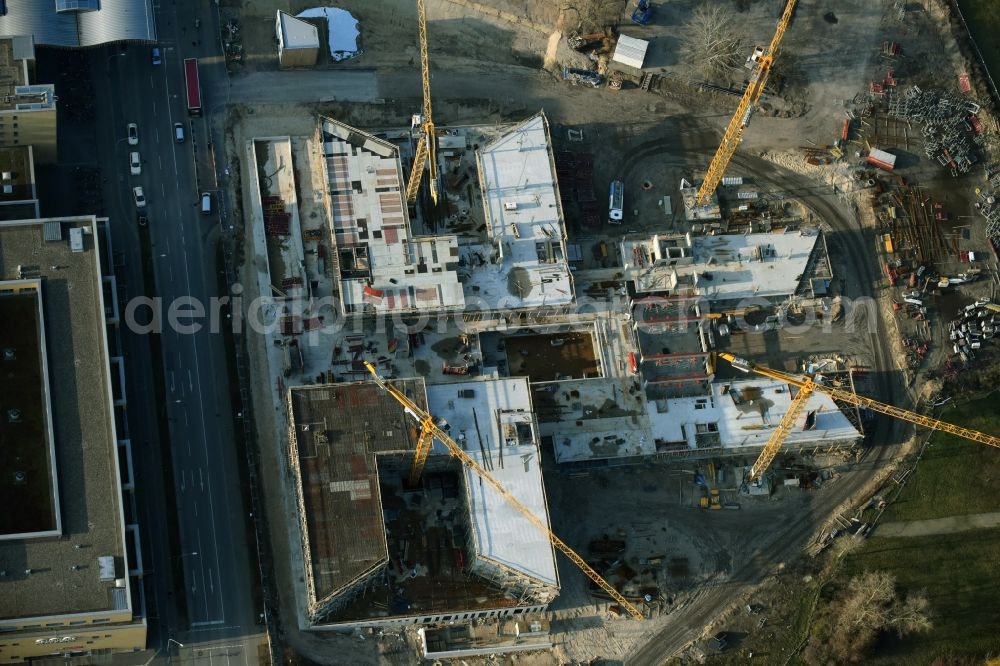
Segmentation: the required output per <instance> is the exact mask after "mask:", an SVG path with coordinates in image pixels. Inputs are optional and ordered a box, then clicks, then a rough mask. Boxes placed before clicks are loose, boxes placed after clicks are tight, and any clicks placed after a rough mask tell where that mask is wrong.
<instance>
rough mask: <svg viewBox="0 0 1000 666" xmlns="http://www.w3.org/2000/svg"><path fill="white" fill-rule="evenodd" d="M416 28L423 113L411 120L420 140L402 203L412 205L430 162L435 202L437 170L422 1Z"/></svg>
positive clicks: (435, 199) (425, 26)
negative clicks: (417, 28)
mask: <svg viewBox="0 0 1000 666" xmlns="http://www.w3.org/2000/svg"><path fill="white" fill-rule="evenodd" d="M417 26H418V27H419V29H420V83H421V85H422V87H423V94H424V109H423V111H424V113H423V115H422V116H419V122H418V121H417V118H414V122H413V126H414V127H417V126H418V125H419V126H420V139H419V140H418V141H417V152H416V154H415V155H414V157H413V169H412V170H411V171H410V181H409V182H408V183H407V184H406V202H407V203H410V204H412V203H413V202H414V201H416V200H417V192H418V191H419V190H420V179H421V178H423V175H424V168H425V167H426V166H427V163H428V161H429V162H430V171H431V172H430V188H431V199H432V200H433V201H434V203H437V200H438V169H437V137H436V136H435V134H434V119H433V116H432V115H431V63H430V58H429V57H428V55H427V10H426V9H425V8H424V0H417Z"/></svg>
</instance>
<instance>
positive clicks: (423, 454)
mask: <svg viewBox="0 0 1000 666" xmlns="http://www.w3.org/2000/svg"><path fill="white" fill-rule="evenodd" d="M365 367H366V368H368V372H370V373H371V374H372V378H374V380H375V383H376V384H378V385H379V387H380V388H381V389H382V390H383V391H385V392H386V393H388V394H389V395H391V396H392V397H393V398H395V399H396V402H398V403H399V404H400V405H402V406H403V411H405V412H406V413H407V414H409V415H410V416H411V417H413V419H414V420H415V421H416V422H417V423H419V424H420V439H419V441H418V442H417V453H416V458H415V459H414V461H413V468H412V469H411V471H410V482H411V483H413V482H414V480H415V478H416V479H419V478H420V473H421V472H422V471H423V468H424V462H426V460H427V454H428V453H429V452H430V449H431V444H432V443H433V440H435V439H436V440H438V441H439V442H441V443H442V444H444V446H445V448H447V449H448V452H449V453H450V454H451V455H453V456H454V457H456V458H458V459H459V461H461V463H462V464H463V465H465V466H466V467H468V468H469V469H471V470H472V471H473V472H475V473H476V475H477V476H479V478H481V479H482V480H483V481H484V482H486V483H488V484H489V485H490V487H492V488H493V490H495V491H496V492H497V493H498V494H499V495H500V496H501V497H503V498H504V499H505V500H506V501H507V503H508V504H510V505H511V506H512V507H514V508H515V509H517V511H518V512H519V513H520V514H521V515H522V516H524V517H525V518H526V519H527V520H528V522H530V523H531V524H532V525H534V526H535V527H537V528H538V530H539V531H540V532H542V533H543V534H545V536H547V537H548V539H549V542H550V543H551V544H552V545H553V546H555V548H556V549H558V550H559V551H560V552H562V553H563V555H565V556H566V557H568V558H569V559H570V560H572V562H573V564H575V565H576V566H578V567H579V568H580V570H581V571H583V573H585V574H586V575H587V577H588V578H590V580H592V581H594V582H595V583H597V584H598V585H599V586H600V587H601V589H602V590H604V591H605V592H607V593H608V594H609V595H611V598H612V599H614V600H615V601H616V602H617V603H618V605H619V606H621V607H622V608H623V609H624V610H625V611H627V612H628V613H629V615H631V616H632V617H634V618H635V619H637V620H641V619H643V614H642V611H640V610H639V609H638V608H636V607H635V606H634V605H632V603H630V602H629V600H628V599H626V598H625V597H624V596H622V594H621V593H620V592H619V591H618V590H616V589H615V588H614V587H613V586H612V585H611V583H609V582H608V581H606V580H604V578H603V577H602V576H601V574H599V573H597V572H596V571H595V570H594V568H593V567H591V566H590V565H589V564H587V562H586V561H584V559H583V558H582V557H580V556H579V555H578V554H577V553H576V551H574V550H573V549H572V548H570V547H569V546H568V545H566V543H565V542H564V541H563V540H562V539H560V538H559V537H557V536H556V535H555V534H553V533H552V530H550V529H549V527H548V525H547V524H546V523H545V521H543V520H542V519H541V518H539V517H538V516H536V515H535V514H534V513H532V512H531V509H529V508H528V507H526V506H525V505H524V504H522V503H521V501H520V500H518V499H517V498H516V497H514V496H513V495H512V494H510V492H508V491H507V489H506V488H504V487H503V485H502V484H501V483H500V482H499V481H497V480H496V479H495V478H493V476H492V475H490V473H489V472H487V471H486V470H485V469H484V468H483V467H482V465H480V464H479V463H477V462H476V461H475V460H473V459H472V457H471V456H470V455H469V454H468V453H466V452H465V451H464V450H463V449H462V447H461V446H459V445H458V444H457V443H456V442H455V440H453V439H452V438H451V436H450V435H448V433H446V432H445V431H444V430H442V429H441V428H440V427H439V426H438V424H437V423H436V422H435V421H434V417H432V416H431V415H430V414H429V413H428V412H427V411H425V410H424V409H422V408H421V407H420V406H419V405H418V404H417V403H415V402H414V401H413V400H411V399H410V398H408V397H407V396H406V394H404V393H403V392H402V391H400V390H399V389H398V388H396V387H395V386H393V385H392V384H390V383H388V382H387V381H385V380H384V379H382V377H381V376H379V374H378V370H376V369H375V366H374V365H372V364H371V363H369V362H368V361H365Z"/></svg>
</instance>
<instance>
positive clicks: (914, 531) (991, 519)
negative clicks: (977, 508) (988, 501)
mask: <svg viewBox="0 0 1000 666" xmlns="http://www.w3.org/2000/svg"><path fill="white" fill-rule="evenodd" d="M991 527H1000V511H998V512H994V513H973V514H969V515H965V516H948V517H947V518H933V519H930V520H910V521H906V522H898V523H885V524H883V525H879V526H878V528H877V529H876V531H875V535H876V536H880V537H903V538H905V537H920V536H930V535H933V534H954V533H955V532H967V531H969V530H982V529H989V528H991Z"/></svg>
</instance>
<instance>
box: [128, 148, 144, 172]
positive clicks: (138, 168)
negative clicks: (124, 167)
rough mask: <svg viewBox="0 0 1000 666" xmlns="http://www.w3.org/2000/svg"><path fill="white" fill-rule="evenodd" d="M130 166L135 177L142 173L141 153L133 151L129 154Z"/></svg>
mask: <svg viewBox="0 0 1000 666" xmlns="http://www.w3.org/2000/svg"><path fill="white" fill-rule="evenodd" d="M128 166H129V170H130V171H131V172H132V175H133V176H138V175H139V174H141V173H142V160H140V159H139V151H136V150H133V151H132V152H131V153H129V154H128Z"/></svg>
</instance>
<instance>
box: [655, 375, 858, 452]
mask: <svg viewBox="0 0 1000 666" xmlns="http://www.w3.org/2000/svg"><path fill="white" fill-rule="evenodd" d="M793 395H794V394H793V393H792V389H791V387H789V385H788V384H785V383H783V382H779V381H775V380H772V379H754V380H748V381H741V382H728V383H716V384H712V392H711V394H710V395H707V396H700V397H691V398H673V399H667V400H659V401H653V402H649V403H647V411H648V413H649V419H650V422H651V423H652V427H653V435H654V436H655V438H656V439H657V440H662V441H667V442H686V443H687V446H688V448H690V449H696V448H699V444H700V442H699V436H701V435H705V436H710V437H712V438H713V439H716V438H717V440H718V445H720V446H722V447H723V448H740V447H746V446H764V444H766V443H767V440H768V439H769V438H770V436H771V433H772V431H773V430H774V429H775V428H776V427H777V425H778V423H779V422H780V421H781V419H782V418H783V417H784V415H785V412H787V411H788V408H789V406H790V404H791V401H792V397H793ZM809 412H814V413H815V427H813V428H811V429H809V430H805V429H803V428H804V425H805V423H806V419H807V416H808V413H809ZM860 437H861V433H859V432H858V430H857V428H855V426H854V425H853V424H852V423H851V422H850V420H848V418H847V416H845V415H844V413H843V412H842V411H840V408H839V407H837V405H836V403H834V401H833V399H831V398H830V397H828V396H826V395H823V394H821V393H814V394H813V395H812V396H811V397H810V398H809V403H808V404H807V405H806V409H805V410H803V411H802V413H801V415H800V416H799V419H798V421H797V423H796V426H795V428H794V429H793V430H792V432H791V434H789V436H788V439H787V440H786V442H787V444H790V445H796V444H797V445H809V444H812V443H821V442H825V441H829V442H834V441H843V440H850V439H855V438H860Z"/></svg>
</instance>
